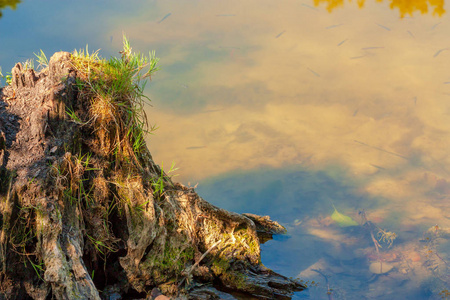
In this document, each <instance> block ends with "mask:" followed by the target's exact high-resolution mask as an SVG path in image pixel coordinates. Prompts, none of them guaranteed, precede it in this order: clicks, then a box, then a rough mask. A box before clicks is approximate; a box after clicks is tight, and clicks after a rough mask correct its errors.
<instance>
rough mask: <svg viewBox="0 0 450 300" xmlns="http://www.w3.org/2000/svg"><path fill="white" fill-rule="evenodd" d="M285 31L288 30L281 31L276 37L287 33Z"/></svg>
mask: <svg viewBox="0 0 450 300" xmlns="http://www.w3.org/2000/svg"><path fill="white" fill-rule="evenodd" d="M285 32H286V30H283V31H282V32H280V33H279V34H277V36H276V37H275V38H276V39H277V38H279V37H280V36H282V35H283V33H285Z"/></svg>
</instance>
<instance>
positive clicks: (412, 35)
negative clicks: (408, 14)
mask: <svg viewBox="0 0 450 300" xmlns="http://www.w3.org/2000/svg"><path fill="white" fill-rule="evenodd" d="M406 32H407V33H409V35H410V36H411V37H413V38H415V36H414V34H412V32H411V31H409V30H408V31H406Z"/></svg>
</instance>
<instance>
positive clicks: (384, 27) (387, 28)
mask: <svg viewBox="0 0 450 300" xmlns="http://www.w3.org/2000/svg"><path fill="white" fill-rule="evenodd" d="M375 24H377V25H378V26H380V27H381V28H383V29H385V30H387V31H391V29H390V28H389V27H386V26H383V25H381V24H378V23H375Z"/></svg>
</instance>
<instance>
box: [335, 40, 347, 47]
mask: <svg viewBox="0 0 450 300" xmlns="http://www.w3.org/2000/svg"><path fill="white" fill-rule="evenodd" d="M346 41H348V39H345V40H343V41H342V42H340V43H339V44H337V45H338V47H339V46H340V45H342V44H343V43H345V42H346Z"/></svg>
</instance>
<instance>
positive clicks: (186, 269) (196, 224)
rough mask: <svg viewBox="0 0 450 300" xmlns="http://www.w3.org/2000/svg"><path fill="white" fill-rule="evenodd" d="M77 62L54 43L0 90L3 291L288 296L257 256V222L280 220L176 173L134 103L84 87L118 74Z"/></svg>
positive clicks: (292, 284) (58, 295)
mask: <svg viewBox="0 0 450 300" xmlns="http://www.w3.org/2000/svg"><path fill="white" fill-rule="evenodd" d="M126 59H129V58H128V56H123V57H122V63H124V64H125V65H126V64H128V61H126ZM82 63H85V61H82ZM94 63H95V61H94ZM103 63H105V61H103V60H99V61H98V64H99V70H103V69H101V64H103ZM93 66H94V64H93ZM84 71H85V70H82V69H81V67H80V59H79V58H78V61H77V60H76V58H75V57H74V55H72V54H70V53H67V52H59V53H56V54H54V55H53V56H52V58H51V59H50V62H49V64H48V67H46V68H44V69H43V70H42V71H40V72H39V73H36V72H35V71H34V70H33V69H25V68H24V67H23V66H22V65H21V64H20V63H19V64H17V65H16V66H15V67H14V68H13V70H12V80H11V84H10V85H9V86H7V87H4V88H3V89H2V90H1V94H0V97H1V100H0V200H1V201H0V213H1V224H2V227H1V231H0V262H1V264H0V267H1V272H0V275H1V276H0V298H5V299H27V298H32V299H50V298H51V299H53V298H54V299H101V298H103V299H120V297H123V298H124V299H130V298H147V297H148V299H150V297H151V291H152V289H155V288H158V289H159V290H160V291H161V292H162V293H163V294H164V295H166V296H168V297H172V299H219V298H220V297H221V295H223V293H225V292H223V291H220V290H226V291H227V293H229V292H230V291H238V292H242V293H247V294H249V295H253V296H258V297H262V298H269V299H272V298H280V297H281V298H282V297H285V298H286V299H290V296H291V295H292V293H293V292H294V291H299V290H302V289H303V288H304V287H303V286H302V285H301V284H300V283H299V282H297V281H294V280H291V279H289V278H286V277H284V276H282V275H279V274H276V273H275V272H273V271H271V270H269V269H267V268H265V267H264V266H263V265H262V264H261V257H260V244H259V243H260V242H259V240H258V235H257V228H258V232H260V233H264V232H265V233H279V232H280V226H279V224H277V223H276V222H273V221H270V219H268V218H261V217H258V216H255V215H247V216H246V215H241V214H237V213H232V212H229V211H226V210H223V209H220V208H218V207H215V206H213V205H211V204H209V203H208V202H206V201H205V200H203V199H202V198H201V197H199V196H198V195H197V193H196V192H195V190H194V189H193V188H188V187H185V186H183V185H181V184H179V183H174V182H173V181H172V180H171V178H170V177H169V176H168V174H167V173H166V172H164V170H161V168H160V167H159V166H157V165H156V164H155V163H154V162H153V160H152V156H151V154H150V152H149V151H148V149H147V147H146V145H145V143H143V142H142V137H139V136H138V134H139V131H138V130H137V129H136V128H135V127H134V126H136V124H135V123H133V122H134V121H133V120H132V121H130V120H131V119H130V114H133V113H134V112H136V111H134V110H133V109H135V107H133V105H134V104H133V103H132V102H130V103H128V102H127V101H126V100H127V98H126V97H125V98H124V97H122V96H123V95H122V96H121V97H119V96H118V98H120V101H119V100H117V99H116V98H114V97H110V98H111V99H106V100H105V98H107V97H108V96H107V95H103V94H102V92H101V90H99V89H98V88H96V89H94V90H88V88H92V87H94V85H95V84H103V85H104V86H107V85H114V84H116V81H115V80H116V79H115V77H114V76H112V75H110V74H109V73H108V74H107V71H104V70H103V71H99V72H98V73H95V74H94V75H92V74H91V75H89V74H88V75H86V73H83V72H84ZM102 72H104V73H102ZM95 76H97V77H95ZM102 76H106V77H107V76H109V77H107V79H104V78H103V77H102ZM111 76H112V77H111ZM102 78H103V79H102ZM108 78H109V79H108ZM111 78H112V79H111ZM102 80H103V81H102ZM117 80H118V79H117ZM99 82H100V83H99ZM106 89H107V88H106ZM131 92H132V91H131ZM113 96H114V95H113ZM281 231H282V229H281Z"/></svg>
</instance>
